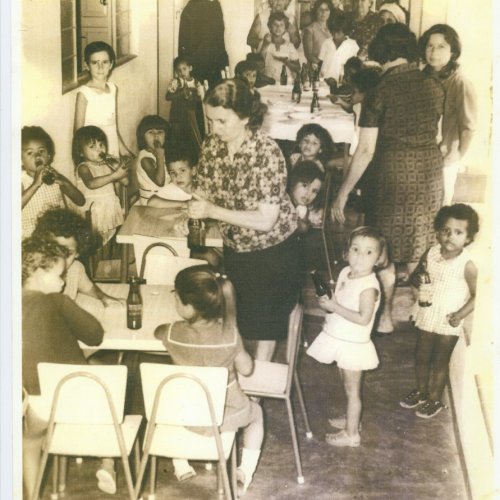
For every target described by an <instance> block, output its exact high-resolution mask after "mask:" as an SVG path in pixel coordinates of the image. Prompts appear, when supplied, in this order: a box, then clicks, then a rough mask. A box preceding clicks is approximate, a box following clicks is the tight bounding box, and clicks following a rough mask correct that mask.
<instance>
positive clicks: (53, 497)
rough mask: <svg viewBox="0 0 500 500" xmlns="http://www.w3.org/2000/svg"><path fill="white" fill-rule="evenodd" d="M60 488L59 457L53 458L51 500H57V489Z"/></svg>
mask: <svg viewBox="0 0 500 500" xmlns="http://www.w3.org/2000/svg"><path fill="white" fill-rule="evenodd" d="M58 486H59V456H58V455H54V456H53V457H52V493H51V494H50V498H51V500H57V499H58V498H59V493H58V492H57V487H58Z"/></svg>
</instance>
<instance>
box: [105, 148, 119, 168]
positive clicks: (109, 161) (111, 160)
mask: <svg viewBox="0 0 500 500" xmlns="http://www.w3.org/2000/svg"><path fill="white" fill-rule="evenodd" d="M101 160H102V161H103V162H104V163H105V164H106V165H107V166H108V167H109V168H110V169H111V170H113V171H115V170H116V169H117V168H118V166H119V165H120V160H118V158H115V157H114V156H111V155H107V154H106V153H104V152H103V153H101Z"/></svg>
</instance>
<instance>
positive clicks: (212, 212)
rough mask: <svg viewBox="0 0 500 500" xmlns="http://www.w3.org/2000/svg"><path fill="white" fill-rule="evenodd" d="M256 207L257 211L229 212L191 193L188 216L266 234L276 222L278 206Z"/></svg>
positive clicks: (278, 211)
mask: <svg viewBox="0 0 500 500" xmlns="http://www.w3.org/2000/svg"><path fill="white" fill-rule="evenodd" d="M257 207H258V208H257V210H229V209H227V208H222V207H218V206H217V205H214V204H213V203H211V202H209V201H207V200H204V199H203V198H201V197H200V196H198V195H197V194H195V193H193V200H191V201H189V202H188V216H189V217H191V218H193V219H215V220H219V221H221V222H225V223H226V224H231V225H233V226H239V227H244V228H246V229H254V230H256V231H263V232H268V231H270V230H271V229H272V228H273V227H274V225H275V224H276V221H277V220H278V217H279V213H280V206H279V205H274V204H270V203H259V204H258V205H257Z"/></svg>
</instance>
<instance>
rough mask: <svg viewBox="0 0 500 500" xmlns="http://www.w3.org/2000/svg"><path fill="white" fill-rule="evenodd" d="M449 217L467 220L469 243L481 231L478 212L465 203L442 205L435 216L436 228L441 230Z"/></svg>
mask: <svg viewBox="0 0 500 500" xmlns="http://www.w3.org/2000/svg"><path fill="white" fill-rule="evenodd" d="M448 219H457V220H465V221H467V237H468V238H469V240H470V241H469V242H468V243H467V245H468V244H469V243H471V242H472V240H473V239H474V237H475V236H476V234H477V233H478V231H479V216H478V215H477V212H476V211H475V210H474V209H473V208H472V207H471V206H469V205H466V204H465V203H455V204H454V205H447V206H444V207H441V208H440V209H439V211H438V213H437V214H436V217H435V218H434V230H435V231H441V229H443V227H444V225H445V224H446V221H447V220H448Z"/></svg>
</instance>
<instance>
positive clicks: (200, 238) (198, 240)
mask: <svg viewBox="0 0 500 500" xmlns="http://www.w3.org/2000/svg"><path fill="white" fill-rule="evenodd" d="M188 229H189V233H188V237H187V244H188V247H189V248H190V249H191V250H193V249H196V248H200V247H204V246H205V223H204V222H203V221H202V220H201V219H189V220H188Z"/></svg>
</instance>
